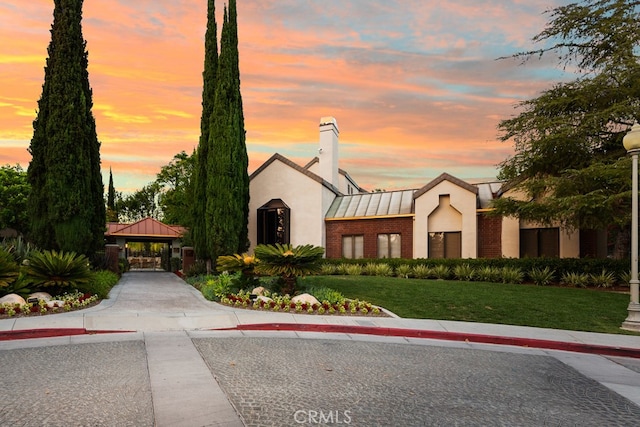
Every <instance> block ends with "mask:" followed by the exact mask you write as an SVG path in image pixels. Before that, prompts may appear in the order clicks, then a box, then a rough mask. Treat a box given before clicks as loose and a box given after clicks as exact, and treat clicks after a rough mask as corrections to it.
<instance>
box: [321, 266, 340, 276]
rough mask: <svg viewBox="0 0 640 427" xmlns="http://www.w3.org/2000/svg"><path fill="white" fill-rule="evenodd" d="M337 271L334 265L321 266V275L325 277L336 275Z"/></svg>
mask: <svg viewBox="0 0 640 427" xmlns="http://www.w3.org/2000/svg"><path fill="white" fill-rule="evenodd" d="M337 269H338V268H337V266H335V265H333V264H322V266H320V274H321V275H323V276H331V275H333V274H336V270H337Z"/></svg>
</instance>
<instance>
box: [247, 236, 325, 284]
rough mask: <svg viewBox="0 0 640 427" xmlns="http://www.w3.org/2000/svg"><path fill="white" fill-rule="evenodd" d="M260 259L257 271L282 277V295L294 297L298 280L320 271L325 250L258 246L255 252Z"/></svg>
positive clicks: (276, 245) (310, 247)
mask: <svg viewBox="0 0 640 427" xmlns="http://www.w3.org/2000/svg"><path fill="white" fill-rule="evenodd" d="M254 253H255V256H256V258H258V259H259V262H258V264H257V265H256V267H255V270H256V272H257V273H259V274H264V275H268V276H280V278H281V280H282V293H284V294H289V295H293V294H294V293H295V290H296V279H297V278H298V277H302V276H306V275H308V274H311V273H315V272H317V271H319V270H320V268H321V264H320V261H321V260H322V256H323V255H324V248H322V247H319V246H313V245H300V246H296V247H293V246H291V245H290V244H280V243H276V244H275V245H258V246H256V249H255V251H254Z"/></svg>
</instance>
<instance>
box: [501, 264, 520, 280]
mask: <svg viewBox="0 0 640 427" xmlns="http://www.w3.org/2000/svg"><path fill="white" fill-rule="evenodd" d="M500 275H501V278H502V283H522V281H523V280H524V274H522V270H520V269H519V268H516V267H503V268H502V270H500Z"/></svg>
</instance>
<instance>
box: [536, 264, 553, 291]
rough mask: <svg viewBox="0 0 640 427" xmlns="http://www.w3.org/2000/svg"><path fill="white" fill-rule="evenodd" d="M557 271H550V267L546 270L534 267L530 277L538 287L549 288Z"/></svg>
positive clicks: (545, 268)
mask: <svg viewBox="0 0 640 427" xmlns="http://www.w3.org/2000/svg"><path fill="white" fill-rule="evenodd" d="M555 274H556V272H555V270H552V269H550V268H549V267H548V266H547V267H544V268H539V267H534V268H532V269H531V271H529V277H530V278H531V281H532V282H533V283H535V284H536V285H538V286H547V285H549V284H550V283H551V282H553V279H554V277H555Z"/></svg>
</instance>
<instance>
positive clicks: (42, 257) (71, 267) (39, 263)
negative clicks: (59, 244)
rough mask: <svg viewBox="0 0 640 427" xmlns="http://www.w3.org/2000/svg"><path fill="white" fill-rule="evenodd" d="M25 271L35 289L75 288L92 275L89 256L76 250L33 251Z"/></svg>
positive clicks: (26, 277) (84, 282) (86, 281)
mask: <svg viewBox="0 0 640 427" xmlns="http://www.w3.org/2000/svg"><path fill="white" fill-rule="evenodd" d="M23 273H24V276H25V280H26V281H27V282H28V283H31V284H32V285H33V288H34V289H42V288H51V289H52V290H53V291H54V292H56V291H64V290H67V289H75V288H77V287H78V286H79V285H82V284H86V283H88V282H89V281H90V280H91V277H92V276H91V270H90V269H89V260H88V259H87V257H85V256H84V255H78V254H76V253H75V252H56V251H42V252H38V251H33V252H31V254H30V255H29V258H28V260H27V264H26V265H25V266H24V269H23Z"/></svg>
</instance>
